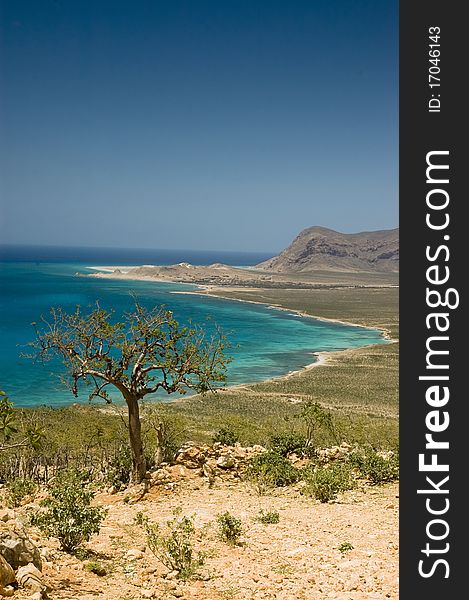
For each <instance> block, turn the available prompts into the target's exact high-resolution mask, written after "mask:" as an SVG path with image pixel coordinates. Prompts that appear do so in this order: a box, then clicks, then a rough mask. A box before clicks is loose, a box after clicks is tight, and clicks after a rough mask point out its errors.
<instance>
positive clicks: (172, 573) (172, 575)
mask: <svg viewBox="0 0 469 600" xmlns="http://www.w3.org/2000/svg"><path fill="white" fill-rule="evenodd" d="M178 575H179V571H177V570H174V571H170V572H169V573H167V574H166V575H165V576H164V578H165V579H169V580H171V579H176V577H178Z"/></svg>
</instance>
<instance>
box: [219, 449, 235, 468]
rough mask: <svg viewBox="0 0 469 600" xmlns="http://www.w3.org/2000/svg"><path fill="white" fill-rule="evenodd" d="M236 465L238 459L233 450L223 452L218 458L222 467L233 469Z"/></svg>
mask: <svg viewBox="0 0 469 600" xmlns="http://www.w3.org/2000/svg"><path fill="white" fill-rule="evenodd" d="M235 465H236V461H235V458H234V456H233V454H232V453H231V452H227V453H226V454H222V455H221V456H220V457H219V458H218V459H217V467H220V468H221V469H232V468H233V467H234V466H235Z"/></svg>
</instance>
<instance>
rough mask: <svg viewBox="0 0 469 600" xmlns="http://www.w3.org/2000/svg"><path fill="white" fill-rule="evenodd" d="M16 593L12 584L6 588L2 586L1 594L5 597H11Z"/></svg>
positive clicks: (0, 587)
mask: <svg viewBox="0 0 469 600" xmlns="http://www.w3.org/2000/svg"><path fill="white" fill-rule="evenodd" d="M14 593H15V588H14V587H12V586H11V585H7V586H6V587H4V588H2V586H0V596H2V597H4V598H11V596H13V594H14Z"/></svg>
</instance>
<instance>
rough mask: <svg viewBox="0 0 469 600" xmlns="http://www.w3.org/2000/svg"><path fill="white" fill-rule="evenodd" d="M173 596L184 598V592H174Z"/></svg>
mask: <svg viewBox="0 0 469 600" xmlns="http://www.w3.org/2000/svg"><path fill="white" fill-rule="evenodd" d="M172 594H173V596H174V597H175V598H182V597H183V596H184V592H183V591H182V590H178V589H176V590H174V591H173V592H172Z"/></svg>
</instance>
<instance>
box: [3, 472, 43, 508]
mask: <svg viewBox="0 0 469 600" xmlns="http://www.w3.org/2000/svg"><path fill="white" fill-rule="evenodd" d="M5 487H6V501H7V504H8V506H9V507H10V508H17V507H18V506H21V503H22V502H23V500H24V499H25V498H26V497H27V496H30V495H31V494H34V492H35V491H36V490H37V484H36V483H35V482H34V481H32V480H31V479H23V478H22V477H17V478H15V479H12V480H11V481H9V482H8V483H7V484H6V486H5Z"/></svg>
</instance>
